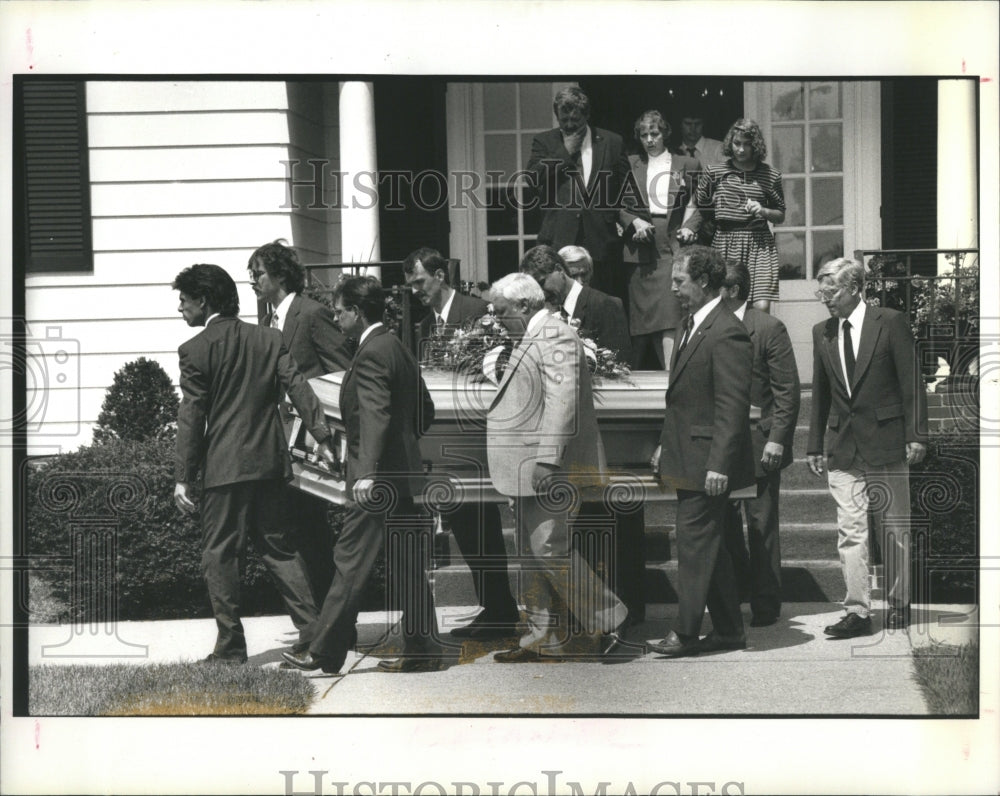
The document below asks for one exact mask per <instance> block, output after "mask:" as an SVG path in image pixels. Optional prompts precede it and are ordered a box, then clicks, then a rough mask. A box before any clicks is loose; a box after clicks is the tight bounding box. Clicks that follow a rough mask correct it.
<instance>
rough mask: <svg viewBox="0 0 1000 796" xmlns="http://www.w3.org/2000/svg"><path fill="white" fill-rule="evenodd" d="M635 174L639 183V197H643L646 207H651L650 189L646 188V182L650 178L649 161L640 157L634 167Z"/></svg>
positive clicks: (643, 204)
mask: <svg viewBox="0 0 1000 796" xmlns="http://www.w3.org/2000/svg"><path fill="white" fill-rule="evenodd" d="M633 173H634V174H635V180H636V182H637V183H638V184H637V186H636V187H637V188H638V189H639V198H640V199H642V206H643V207H644V208H648V207H649V191H648V190H647V189H646V182H647V181H648V178H649V162H648V161H645V160H643V159H642V158H639V159H638V160H637V162H636V164H635V168H634V169H633Z"/></svg>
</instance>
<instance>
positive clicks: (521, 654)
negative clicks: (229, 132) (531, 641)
mask: <svg viewBox="0 0 1000 796" xmlns="http://www.w3.org/2000/svg"><path fill="white" fill-rule="evenodd" d="M493 660H494V661H496V662H497V663H559V662H561V661H562V660H563V659H562V658H560V657H559V656H557V655H539V654H538V653H537V652H535V651H534V650H531V649H528V648H527V647H518V648H517V649H512V650H506V651H505V652H498V653H497V654H496V655H494V656H493Z"/></svg>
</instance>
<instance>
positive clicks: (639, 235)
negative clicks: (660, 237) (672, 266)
mask: <svg viewBox="0 0 1000 796" xmlns="http://www.w3.org/2000/svg"><path fill="white" fill-rule="evenodd" d="M632 226H633V227H634V228H635V235H633V236H632V237H633V238H634V239H635V240H637V241H641V242H648V241H651V240H653V238H654V237H656V227H654V226H653V225H652V224H650V223H649V222H648V221H646V220H645V219H642V218H637V219H636V220H635V221H633V222H632Z"/></svg>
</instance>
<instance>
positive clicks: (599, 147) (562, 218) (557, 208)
mask: <svg viewBox="0 0 1000 796" xmlns="http://www.w3.org/2000/svg"><path fill="white" fill-rule="evenodd" d="M552 109H553V111H554V112H555V115H556V119H558V121H559V127H557V128H556V129H554V130H548V131H546V132H544V133H539V134H538V135H536V136H535V137H534V140H533V141H532V142H531V156H530V157H529V158H528V165H527V169H528V171H530V172H531V173H532V175H531V179H532V184H531V185H530V186H529V188H531V189H533V190H534V192H535V197H537V199H538V200H539V202H540V205H539V206H540V208H541V213H542V225H541V229H540V230H539V232H538V242H539V243H544V244H547V245H549V246H552V247H553V248H554V249H561V248H562V247H563V246H568V245H572V244H578V245H580V246H583V247H584V248H586V249H587V251H589V252H590V255H591V257H592V258H593V260H594V279H593V284H594V287H596V288H599V289H600V290H603V291H604V292H605V293H609V294H611V295H612V296H617V297H618V298H619V299H621V301H622V304H623V306H625V307H626V310H627V308H628V283H627V280H626V274H625V272H624V270H623V269H622V267H621V257H622V254H621V240H620V238H619V237H618V228H617V226H616V223H617V220H618V211H619V209H620V206H621V201H622V188H623V186H624V183H625V178H626V175H627V174H628V171H629V166H628V161H627V160H626V158H625V148H624V144H623V143H622V139H621V136H619V135H616V134H615V133H612V132H609V131H607V130H601V129H599V128H597V127H591V126H590V125H589V124H588V123H587V122H588V119H589V118H590V100H589V99H587V95H586V94H584V93H583V91H581V90H580V89H579V88H577V87H575V86H574V87H569V88H564V89H562V90H561V91H559V93H557V94H556V96H555V99H554V100H553V102H552Z"/></svg>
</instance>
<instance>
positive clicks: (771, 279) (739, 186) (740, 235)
mask: <svg viewBox="0 0 1000 796" xmlns="http://www.w3.org/2000/svg"><path fill="white" fill-rule="evenodd" d="M748 199H753V200H755V201H758V202H760V203H761V204H762V205H763V206H764V207H766V208H769V209H771V210H781V211H784V209H785V193H784V190H783V188H782V187H781V172H780V171H778V170H777V169H773V168H771V167H770V166H769V165H767V164H766V163H758V164H757V166H756V167H755V168H754V169H753V170H752V171H741V170H740V169H738V168H736V167H735V166H734V165H733V162H732V160H726V161H725V162H724V163H719V164H717V165H714V166H709V167H708V168H707V169H705V171H703V172H702V175H701V179H700V180H699V181H698V194H697V203H698V207H701V208H709V207H711V208H712V209H713V210H714V212H715V222H716V230H715V236H714V237H713V238H712V246H714V247H715V248H716V249H718V250H719V251H720V252H721V253H722V256H723V257H725V258H726V259H732V260H739V261H740V262H743V263H745V264H746V266H747V268H749V269H750V302H751V303H752V302H754V301H757V300H759V299H768V300H770V301H777V300H778V250H777V249H776V248H775V246H774V235H772V234H771V228H770V227H769V226H768V223H767V222H766V221H764V220H762V219H759V218H756V217H755V216H753V215H752V214H751V213H748V212H747V211H746V210H745V209H744V208H745V206H746V203H747V200H748Z"/></svg>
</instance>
